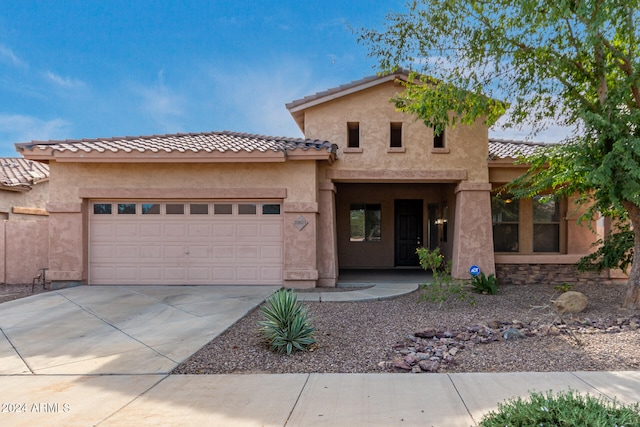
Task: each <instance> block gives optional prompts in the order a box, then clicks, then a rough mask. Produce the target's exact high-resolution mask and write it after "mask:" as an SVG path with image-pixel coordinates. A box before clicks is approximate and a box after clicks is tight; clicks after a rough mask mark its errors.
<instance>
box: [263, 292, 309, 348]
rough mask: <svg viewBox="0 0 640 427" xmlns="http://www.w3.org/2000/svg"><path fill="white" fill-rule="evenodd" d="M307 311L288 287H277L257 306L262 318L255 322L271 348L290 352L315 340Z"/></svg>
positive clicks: (307, 346)
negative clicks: (286, 288)
mask: <svg viewBox="0 0 640 427" xmlns="http://www.w3.org/2000/svg"><path fill="white" fill-rule="evenodd" d="M307 311H308V309H307V307H304V306H303V305H302V304H301V303H300V302H298V295H297V294H296V293H295V292H294V291H293V290H292V289H288V290H285V289H280V290H279V291H277V292H275V293H274V294H273V295H271V296H270V297H269V298H268V299H267V301H266V302H265V304H264V305H262V306H261V307H260V313H261V314H262V317H263V320H261V321H259V322H258V326H259V330H260V332H261V333H262V336H263V337H264V338H265V340H266V341H267V342H268V343H269V345H270V347H271V349H272V350H274V351H277V352H278V353H285V352H286V353H287V354H291V353H292V352H294V351H305V350H307V349H308V348H309V346H311V345H313V344H315V342H316V340H315V338H314V336H315V328H314V327H313V326H312V325H311V320H310V319H309V317H308V314H307Z"/></svg>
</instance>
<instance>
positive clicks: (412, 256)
mask: <svg viewBox="0 0 640 427" xmlns="http://www.w3.org/2000/svg"><path fill="white" fill-rule="evenodd" d="M422 209H423V208H422V200H396V201H395V231H396V234H395V265H396V266H398V267H401V266H417V265H420V261H419V259H418V255H417V254H416V248H418V247H420V246H422V244H423V235H422Z"/></svg>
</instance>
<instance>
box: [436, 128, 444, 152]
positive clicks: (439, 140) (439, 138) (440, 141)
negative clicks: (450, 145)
mask: <svg viewBox="0 0 640 427" xmlns="http://www.w3.org/2000/svg"><path fill="white" fill-rule="evenodd" d="M433 148H444V131H441V132H440V133H439V134H436V130H435V129H434V130H433Z"/></svg>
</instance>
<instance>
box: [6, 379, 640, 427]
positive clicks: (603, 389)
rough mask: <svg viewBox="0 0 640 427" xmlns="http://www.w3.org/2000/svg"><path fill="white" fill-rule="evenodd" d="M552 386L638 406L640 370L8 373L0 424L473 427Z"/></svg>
mask: <svg viewBox="0 0 640 427" xmlns="http://www.w3.org/2000/svg"><path fill="white" fill-rule="evenodd" d="M550 389H551V390H554V391H561V390H568V389H572V390H575V391H578V392H581V393H590V394H592V395H595V396H605V397H607V398H611V399H613V398H616V399H617V400H618V401H619V402H621V403H624V404H630V403H634V402H640V372H637V371H633V372H563V373H474V374H420V375H413V374H284V375H262V374H261V375H171V376H167V375H97V376H54V375H36V376H4V377H2V378H1V381H0V393H1V395H2V404H3V407H2V410H3V412H0V424H2V425H11V426H34V425H39V426H54V425H65V426H87V425H99V426H131V425H139V426H157V425H163V426H192V425H206V426H224V427H233V426H288V427H289V426H305V427H306V426H445V427H457V426H460V427H468V426H473V425H475V424H476V423H477V422H479V421H480V420H481V419H482V416H483V415H484V414H486V413H487V412H489V411H490V410H493V409H495V408H496V407H497V403H498V402H501V401H503V400H504V399H507V398H512V397H516V396H523V397H524V396H527V395H528V392H529V391H530V390H536V391H546V390H550Z"/></svg>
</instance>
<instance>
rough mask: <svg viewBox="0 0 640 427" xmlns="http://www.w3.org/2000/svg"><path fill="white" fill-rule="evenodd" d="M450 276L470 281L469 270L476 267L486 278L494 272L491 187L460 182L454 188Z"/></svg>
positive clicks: (483, 184) (484, 184) (487, 184)
mask: <svg viewBox="0 0 640 427" xmlns="http://www.w3.org/2000/svg"><path fill="white" fill-rule="evenodd" d="M455 193H456V212H455V230H454V232H453V271H452V275H453V277H456V278H459V279H469V278H470V277H471V276H470V275H469V267H471V266H472V265H477V266H478V267H480V269H481V271H483V272H484V273H485V274H486V275H489V274H492V273H495V271H496V266H495V260H494V256H493V226H492V223H491V184H489V183H471V182H461V183H460V184H458V186H457V187H456V189H455Z"/></svg>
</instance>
